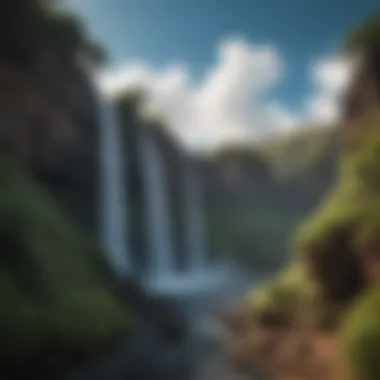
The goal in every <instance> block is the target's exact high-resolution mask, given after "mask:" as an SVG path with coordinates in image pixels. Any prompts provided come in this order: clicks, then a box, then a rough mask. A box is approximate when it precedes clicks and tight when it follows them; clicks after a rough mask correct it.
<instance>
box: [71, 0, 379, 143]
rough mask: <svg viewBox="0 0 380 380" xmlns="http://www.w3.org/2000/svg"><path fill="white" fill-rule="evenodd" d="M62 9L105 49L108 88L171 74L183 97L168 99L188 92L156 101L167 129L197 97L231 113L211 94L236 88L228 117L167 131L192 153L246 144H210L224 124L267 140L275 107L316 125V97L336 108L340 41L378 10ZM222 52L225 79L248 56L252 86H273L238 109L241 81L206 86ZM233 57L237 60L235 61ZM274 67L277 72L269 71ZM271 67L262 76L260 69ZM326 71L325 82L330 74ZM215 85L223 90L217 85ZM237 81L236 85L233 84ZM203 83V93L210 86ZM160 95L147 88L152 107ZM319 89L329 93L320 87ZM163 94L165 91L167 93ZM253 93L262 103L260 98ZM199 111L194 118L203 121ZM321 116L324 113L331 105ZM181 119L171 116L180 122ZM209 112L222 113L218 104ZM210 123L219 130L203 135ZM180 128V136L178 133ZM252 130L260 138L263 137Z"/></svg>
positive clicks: (311, 1)
mask: <svg viewBox="0 0 380 380" xmlns="http://www.w3.org/2000/svg"><path fill="white" fill-rule="evenodd" d="M66 2H67V3H68V4H69V5H70V6H72V8H73V9H74V10H75V11H76V12H78V13H80V14H81V15H82V17H84V18H85V20H86V21H87V24H88V27H89V28H90V31H91V33H92V34H93V35H94V36H95V37H96V38H97V39H98V40H100V41H101V42H102V43H103V44H104V45H105V46H106V48H107V50H108V52H109V56H110V64H109V67H108V68H107V70H106V73H103V77H105V76H107V78H108V83H109V82H110V81H111V79H110V78H111V77H112V75H114V82H115V80H116V81H117V82H119V83H122V82H123V81H125V82H126V83H125V85H126V86H129V85H131V84H130V83H131V77H132V76H133V75H135V76H137V77H139V79H138V80H136V81H137V82H139V81H140V82H143V83H144V84H145V85H146V86H149V85H150V84H149V82H155V83H156V82H160V80H161V82H164V83H166V85H167V82H168V81H169V82H170V79H168V78H167V77H168V76H169V77H170V75H171V74H173V72H175V73H174V76H176V75H177V77H176V78H177V79H176V80H177V81H179V82H181V81H182V82H183V83H182V84H181V85H180V84H178V83H177V82H176V83H177V84H176V85H177V89H176V90H173V89H172V92H173V91H174V92H175V91H177V92H178V91H180V90H179V89H178V87H181V88H182V90H181V91H182V93H181V94H179V93H178V94H177V95H178V96H174V95H175V94H174V93H173V94H172V95H171V96H172V97H173V96H174V97H178V98H179V97H181V96H184V95H183V92H184V91H185V90H186V91H187V94H186V99H187V100H184V99H183V100H182V103H181V105H178V104H172V105H169V104H167V103H169V101H170V99H166V100H165V101H163V102H161V103H164V104H158V106H161V111H162V112H163V113H165V112H166V113H167V114H168V115H166V116H168V118H169V120H170V121H171V122H172V124H181V123H182V122H183V120H182V121H181V117H180V116H178V115H171V113H172V114H173V112H172V109H173V108H176V107H177V108H178V110H179V109H181V110H182V111H183V112H182V113H186V112H190V111H189V107H190V108H192V109H194V107H195V106H194V104H193V103H194V98H195V97H197V96H198V95H199V94H200V93H201V94H203V98H205V97H207V96H208V98H207V99H209V98H210V97H211V98H212V99H214V101H215V102H218V99H222V98H223V99H222V101H221V103H220V104H221V107H222V106H224V108H225V109H226V108H228V107H229V104H230V103H228V100H226V99H225V96H226V95H224V97H223V96H222V98H220V97H218V96H217V95H215V96H214V95H210V94H209V93H210V92H212V91H217V90H216V88H219V90H220V91H229V89H230V88H232V89H233V90H232V91H231V95H235V99H237V98H239V99H240V98H241V101H242V102H241V104H240V105H238V104H235V103H236V102H237V101H236V100H235V101H233V100H231V101H232V103H234V105H231V107H235V108H233V110H232V108H231V110H232V111H233V112H232V113H235V116H231V117H230V116H229V115H227V114H226V113H224V114H221V115H219V116H216V115H214V116H212V115H208V116H207V117H206V116H204V115H203V114H204V113H205V111H204V110H203V111H202V112H203V114H202V115H203V116H199V117H198V116H197V117H194V120H193V123H194V125H192V124H191V123H189V122H188V123H186V126H184V125H182V126H181V125H175V126H173V128H174V129H176V131H179V134H182V136H184V135H186V136H185V137H184V138H185V140H186V141H189V142H190V140H191V143H192V144H203V145H205V146H207V145H208V144H211V145H212V144H214V143H218V141H222V140H228V139H229V138H231V139H234V138H235V137H234V136H236V139H243V140H244V139H245V138H246V136H248V135H247V131H244V132H243V133H240V132H239V133H237V134H234V133H232V132H231V134H230V135H229V133H227V132H226V133H225V134H224V137H222V138H213V137H212V134H213V133H214V134H215V135H217V134H218V131H217V130H218V126H217V124H218V122H219V121H220V120H221V119H223V120H224V121H225V120H227V119H228V122H230V123H231V125H232V127H231V128H232V129H235V131H237V130H238V129H239V128H240V129H244V128H245V129H247V128H248V129H249V132H250V133H251V132H254V133H252V135H253V136H254V138H256V137H259V136H260V135H261V134H263V131H264V132H265V131H268V130H271V127H270V126H269V124H271V123H275V120H272V119H273V117H271V118H269V119H270V120H268V117H267V115H265V116H264V114H265V113H266V114H267V113H269V112H270V110H274V108H276V110H274V111H273V112H274V113H276V112H280V113H281V112H283V115H282V116H284V117H285V116H286V117H287V118H288V119H289V120H290V119H293V124H299V123H301V124H302V123H305V122H306V121H308V119H310V120H314V119H313V118H314V117H315V115H312V113H313V112H311V111H310V109H309V108H310V107H308V106H307V105H306V103H308V102H309V103H311V102H312V101H313V99H314V100H315V99H317V98H318V96H319V98H321V99H320V103H321V104H322V103H323V102H325V103H326V104H327V102H330V103H332V102H334V99H335V98H334V96H335V94H332V92H333V91H335V89H334V88H333V87H334V86H335V87H337V86H338V85H339V83H340V82H341V81H342V79H341V80H339V79H337V80H335V79H334V78H330V79H328V78H327V77H328V76H329V75H330V76H331V75H332V76H334V75H335V76H339V75H340V74H339V72H340V71H341V70H340V69H339V68H337V62H335V60H336V57H335V55H336V50H337V46H338V45H339V43H340V40H341V37H342V36H343V35H344V34H345V32H346V31H347V30H348V29H349V28H351V27H352V26H354V25H355V24H357V23H358V22H360V21H361V20H362V19H363V18H365V17H366V16H368V15H369V14H371V12H374V11H376V10H380V4H379V2H378V1H377V0H362V1H361V2H358V1H354V0H66ZM354 3H356V4H354ZM226 44H227V45H228V44H229V45H228V46H229V47H228V46H227V47H226V46H225V45H226ZM234 44H235V45H234ZM223 46H225V50H227V51H229V52H230V53H226V54H227V55H229V56H230V58H226V59H225V62H224V63H225V64H224V69H225V70H227V71H228V67H230V66H232V64H233V62H235V61H236V62H237V61H239V62H240V65H242V66H241V67H243V68H244V67H246V66H244V63H242V62H241V61H242V60H244V56H246V58H247V59H248V61H249V56H251V58H252V59H251V60H250V62H251V66H250V67H251V69H248V68H246V70H248V71H247V72H246V74H247V76H248V77H249V78H251V76H250V74H252V78H254V77H256V78H257V77H261V76H264V77H265V76H266V75H267V74H268V72H269V71H270V70H272V71H276V70H277V74H276V75H275V74H273V75H274V76H275V77H276V79H273V78H272V77H271V76H270V75H269V77H268V78H267V82H266V85H264V84H262V85H261V87H260V86H259V87H260V89H258V88H257V86H253V87H252V86H251V87H250V89H247V90H246V91H245V92H244V91H243V92H244V96H245V99H244V101H243V100H242V97H243V95H242V94H239V91H237V90H236V89H235V87H236V86H237V87H239V83H238V81H239V80H240V81H242V82H243V87H244V77H243V78H242V77H239V75H237V74H236V73H235V74H231V72H232V71H233V69H232V68H231V69H230V71H229V72H230V74H231V77H230V79H229V81H230V84H229V86H230V87H228V85H227V84H226V85H225V86H224V85H221V84H220V83H219V82H221V81H223V79H221V78H219V79H216V78H214V79H213V81H212V80H209V81H208V77H209V76H210V75H212V73H213V72H215V71H218V68H219V69H220V70H219V71H220V75H219V76H220V77H223V75H224V74H223V73H225V71H223V70H224V69H223V57H222V56H223ZM239 46H240V50H239ZM234 49H235V50H234ZM269 50H270V52H269V53H268V51H269ZM234 51H235V53H236V55H237V56H239V57H240V58H239V59H238V58H236V59H235V58H233V55H234V53H233V52H234ZM265 52H266V53H265ZM250 54H251V55H250ZM255 54H256V55H257V57H256V58H254V55H255ZM260 54H261V55H260ZM265 54H267V55H268V54H269V55H271V54H272V58H270V57H265ZM254 59H257V60H258V61H260V60H261V61H260V62H261V63H260V64H258V66H259V67H256V68H255V64H254V63H253V61H254ZM266 60H267V61H266ZM227 61H228V62H230V61H231V62H230V63H228V62H227ZM273 61H276V62H277V63H276V64H273ZM270 62H272V65H271V64H270ZM267 64H268V70H266V67H265V66H266V65H267ZM334 64H335V66H334ZM339 64H340V63H339ZM276 65H277V66H276ZM329 65H330V66H329ZM256 66H257V65H256ZM276 67H277V68H276ZM236 70H239V69H236ZM241 70H243V71H244V69H241ZM250 70H251V71H250ZM255 70H256V72H255ZM318 70H319V74H318ZM329 70H330V71H331V72H330V74H328V73H327V71H329ZM339 70H340V71H339ZM122 71H125V72H128V75H127V74H125V75H124V76H123V75H122ZM133 72H134V74H133ZM179 72H180V74H179ZM136 73H137V74H136ZM254 74H255V75H254ZM273 75H272V76H273ZM227 76H228V74H226V77H227ZM267 76H268V75H267ZM178 77H181V78H182V79H178ZM125 78H127V79H125ZM165 78H166V79H167V80H166V82H165ZM234 78H235V79H234ZM252 78H251V80H252V81H254V79H252ZM172 80H174V79H172ZM218 80H219V82H218V83H219V84H218V83H216V82H217V81H218ZM234 80H235V81H236V83H235V84H232V82H233V81H234ZM318 81H320V82H321V81H322V82H326V83H318ZM329 81H330V83H328V82H329ZM334 81H335V84H334V83H333V82H334ZM111 82H112V81H111ZM132 82H133V81H132ZM161 82H160V83H161ZM174 82H175V80H174ZM211 82H212V83H214V90H211V89H210V88H211V87H212V83H211ZM338 82H339V83H338ZM170 83H172V82H170ZM206 83H208V84H209V85H208V87H207V86H206ZM337 83H338V84H337ZM157 86H159V84H157V83H156V84H155V85H154V86H153V87H155V88H154V89H153V90H154V91H153V92H156V94H155V95H153V98H156V99H157V97H158V94H161V95H162V91H161V89H157ZM231 86H232V87H231ZM323 86H324V87H325V88H322V87H323ZM205 87H207V89H206V88H205ZM264 87H265V88H264ZM327 87H330V88H327ZM202 89H203V90H202ZM168 91H169V90H168V89H166V93H167V92H168ZM186 91H185V92H186ZM234 91H237V92H234ZM189 92H191V94H189ZM258 92H260V96H257V94H258ZM166 93H165V94H166ZM206 93H207V94H209V95H207V94H206ZM165 96H166V95H165ZM169 97H170V96H169ZM322 97H324V100H323V99H322ZM190 98H191V101H190V100H189V99H190ZM211 98H210V99H211ZM250 98H255V99H256V98H260V100H259V101H256V100H255V101H254V102H253V103H255V104H253V105H252V107H250V101H249V99H250ZM327 98H329V99H327ZM333 98H334V99H333ZM210 99H209V100H208V101H206V100H205V105H204V107H206V104H211V103H212V102H211V100H210ZM247 99H248V100H247ZM153 100H154V99H152V101H153ZM223 101H224V103H223ZM186 102H187V103H186ZM210 102H211V103H210ZM156 103H157V102H156ZM158 103H160V101H159V102H158ZM177 103H178V102H177ZM184 103H186V104H184ZM190 103H191V106H189V104H190ZM196 103H199V102H196ZM243 103H244V104H243ZM258 103H260V105H259V104H258ZM262 106H264V108H265V112H264V114H263V115H261V117H259V118H258V120H255V121H254V122H252V123H250V122H249V121H247V120H248V119H249V117H250V116H252V118H253V119H254V118H255V117H256V116H255V115H256V114H258V113H263V112H262V110H263V107H262ZM181 107H182V108H181ZM196 107H198V106H196ZM199 107H201V108H202V106H199ZM199 107H198V108H197V109H198V111H197V112H198V113H200V111H199ZM204 107H203V108H204ZM236 107H237V108H240V109H241V111H242V110H243V108H244V110H243V111H242V112H244V115H238V111H237V108H236ZM260 107H261V108H260ZM273 107H274V108H273ZM210 108H211V109H212V108H213V107H210ZM246 108H252V112H247V109H246ZM259 108H260V111H259ZM325 108H328V107H327V105H326V107H325ZM184 109H186V112H185V111H184ZM178 110H177V112H174V113H177V114H178V113H179V111H178ZM214 111H215V112H218V107H217V105H215V107H214ZM192 112H193V113H194V112H195V111H194V110H193V111H192ZM210 112H211V111H210ZM314 113H316V112H314ZM240 116H241V117H240ZM280 116H281V115H280ZM284 117H283V119H284ZM186 119H188V120H189V119H191V117H189V115H187V114H186ZM259 119H260V120H259ZM261 119H265V120H261ZM228 122H227V121H226V122H225V123H224V122H223V123H224V124H226V125H224V126H223V128H228V126H227V124H228ZM223 123H222V124H223ZM260 123H261V124H262V125H260ZM182 124H183V123H182ZM195 124H197V125H195ZM199 124H202V125H199ZM208 124H215V125H213V126H212V128H209V127H208ZM248 124H252V125H248ZM280 124H281V123H280ZM283 124H284V123H283ZM285 124H287V123H285ZM288 124H289V123H288ZM289 125H290V124H289ZM184 129H185V130H186V133H183V130H184ZM189 129H193V130H194V132H190V131H189ZM240 129H239V130H240ZM272 129H273V128H272ZM277 129H278V128H274V129H273V130H275V131H277ZM202 130H203V133H202ZM258 131H261V132H260V133H261V134H260V133H258ZM264 134H265V133H264ZM214 140H215V141H214ZM207 141H209V142H207Z"/></svg>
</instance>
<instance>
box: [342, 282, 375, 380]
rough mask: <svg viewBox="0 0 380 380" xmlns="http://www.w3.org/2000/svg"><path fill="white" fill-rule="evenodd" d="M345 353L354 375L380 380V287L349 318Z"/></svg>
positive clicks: (344, 335) (361, 300)
mask: <svg viewBox="0 0 380 380" xmlns="http://www.w3.org/2000/svg"><path fill="white" fill-rule="evenodd" d="M340 344H341V350H342V352H343V354H344V357H345V359H346V361H347V363H348V364H349V366H350V369H351V370H352V371H353V373H354V375H356V376H359V378H360V379H362V380H377V379H379V378H380V288H375V289H370V290H369V291H368V292H366V293H365V294H363V295H362V296H360V298H359V299H358V300H357V301H356V302H355V303H354V304H353V305H352V307H351V308H350V310H349V312H348V313H347V315H346V316H345V320H344V322H343V325H342V331H341V342H340Z"/></svg>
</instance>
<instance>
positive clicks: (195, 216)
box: [184, 160, 206, 276]
mask: <svg viewBox="0 0 380 380" xmlns="http://www.w3.org/2000/svg"><path fill="white" fill-rule="evenodd" d="M196 174H197V173H196V172H195V168H194V166H193V163H192V162H191V161H190V160H188V161H187V162H186V165H185V170H184V177H185V180H184V192H185V197H184V199H185V210H186V211H185V213H186V219H187V220H186V221H187V222H186V223H185V225H186V239H187V246H188V252H189V266H190V268H189V269H190V272H191V273H192V274H193V275H195V276H196V275H197V274H198V275H200V274H202V273H203V272H204V271H205V269H206V257H205V254H206V250H205V237H204V220H203V213H202V197H201V189H200V183H199V178H198V176H197V175H196Z"/></svg>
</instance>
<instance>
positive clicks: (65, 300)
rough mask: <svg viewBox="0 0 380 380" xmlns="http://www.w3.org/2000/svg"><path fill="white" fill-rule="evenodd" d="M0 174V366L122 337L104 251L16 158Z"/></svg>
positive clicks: (126, 322) (123, 323) (0, 166)
mask: <svg viewBox="0 0 380 380" xmlns="http://www.w3.org/2000/svg"><path fill="white" fill-rule="evenodd" d="M0 175H1V178H2V182H1V186H0V236H1V243H0V244H1V248H2V255H1V258H0V261H1V269H0V271H1V275H0V279H1V280H0V293H1V299H2V308H1V311H0V336H1V339H2V340H3V341H4V342H5V341H6V342H8V344H7V345H6V346H4V347H3V348H2V350H1V351H0V362H1V364H2V365H4V364H9V363H10V362H15V361H16V362H19V361H20V360H21V359H22V358H23V357H24V358H30V357H31V356H32V357H33V356H34V355H37V354H39V353H41V352H42V351H44V352H45V351H46V352H47V351H48V350H51V352H56V351H57V352H60V353H62V354H65V353H66V354H70V355H72V354H73V352H77V353H78V354H85V353H86V352H91V351H92V350H94V349H96V347H99V345H100V346H101V345H103V344H106V343H107V342H108V343H109V342H111V341H112V340H113V339H115V337H118V336H120V334H121V333H123V331H127V330H128V328H129V326H130V317H129V316H128V315H129V312H128V311H127V310H125V309H124V307H123V305H122V304H121V303H120V300H118V299H117V298H116V296H115V295H114V294H113V288H112V286H113V281H112V275H111V271H110V269H109V268H108V265H107V263H106V261H105V260H106V259H105V255H104V252H102V251H100V250H99V249H98V248H97V247H96V245H95V244H93V243H92V241H91V239H89V238H87V237H86V236H83V235H82V234H81V233H80V232H79V231H78V230H77V229H76V228H75V227H74V226H73V223H72V222H71V221H70V220H68V219H67V218H66V216H65V214H64V213H63V212H62V211H61V210H60V209H59V208H58V207H57V206H56V203H55V201H54V199H53V198H52V196H51V195H50V194H49V193H48V192H47V191H46V190H45V189H44V188H42V187H41V185H39V184H37V183H36V182H35V181H34V180H33V178H32V177H31V176H30V175H29V174H28V173H27V172H26V171H25V170H23V168H22V165H20V164H19V163H18V162H17V161H16V160H15V159H14V158H12V157H9V156H5V155H1V157H0Z"/></svg>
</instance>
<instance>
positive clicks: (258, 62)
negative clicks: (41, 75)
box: [99, 39, 349, 149]
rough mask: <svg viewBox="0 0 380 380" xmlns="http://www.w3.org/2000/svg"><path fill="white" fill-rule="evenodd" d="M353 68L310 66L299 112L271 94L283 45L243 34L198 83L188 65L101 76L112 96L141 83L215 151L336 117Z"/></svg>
mask: <svg viewBox="0 0 380 380" xmlns="http://www.w3.org/2000/svg"><path fill="white" fill-rule="evenodd" d="M348 71H349V70H348V64H347V63H346V62H345V61H343V60H341V59H336V58H326V59H323V60H320V61H317V62H316V63H315V64H313V66H312V70H311V73H310V74H311V75H312V80H313V86H314V90H313V92H312V94H310V97H309V100H308V101H307V102H306V104H305V107H304V109H302V110H299V112H298V115H295V114H293V113H292V112H290V111H289V110H287V109H286V107H283V106H282V105H281V104H280V103H279V102H276V101H275V99H273V97H271V90H273V89H274V88H275V87H276V86H278V85H279V83H280V81H281V79H282V77H283V75H284V62H283V60H282V58H281V56H280V53H279V51H278V49H277V48H276V47H275V46H270V45H267V46H262V45H261V46H260V45H252V44H249V43H247V42H246V41H244V40H242V39H229V40H226V41H224V42H223V43H221V44H220V45H219V47H218V54H217V57H216V61H215V62H214V65H213V66H212V67H211V68H210V70H209V71H208V72H206V74H205V76H204V77H203V80H201V81H200V82H199V83H198V84H194V83H193V81H192V78H191V75H190V71H189V69H188V68H187V67H186V66H185V65H171V66H168V67H166V68H164V69H158V68H155V67H152V66H150V65H148V64H146V63H145V62H130V63H128V64H127V65H124V66H120V67H118V68H111V69H109V70H107V71H106V72H103V73H102V74H101V75H99V84H100V86H101V88H102V89H103V91H104V92H105V93H106V94H107V95H108V96H112V95H116V94H119V93H120V92H122V91H125V90H126V89H128V88H132V87H139V86H141V87H144V88H145V89H147V90H148V91H147V92H148V95H149V98H148V102H149V105H150V106H151V107H152V108H153V109H156V110H158V112H159V113H161V114H163V115H164V116H165V117H166V119H167V120H168V122H169V124H170V126H171V128H172V129H173V131H174V132H175V133H177V135H178V136H179V137H180V138H181V139H182V140H183V142H184V143H185V144H186V145H187V146H189V147H190V148H194V149H212V148H213V147H215V146H217V145H219V144H221V143H225V142H231V141H247V140H248V139H261V138H264V137H267V136H270V135H274V134H279V133H281V134H284V133H288V132H290V131H293V130H294V129H295V128H296V127H297V126H298V125H302V124H304V123H307V122H315V121H318V122H320V121H323V122H330V121H334V120H335V119H336V117H337V105H338V101H339V95H340V93H341V91H342V90H343V89H344V87H345V85H346V84H347V78H348Z"/></svg>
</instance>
